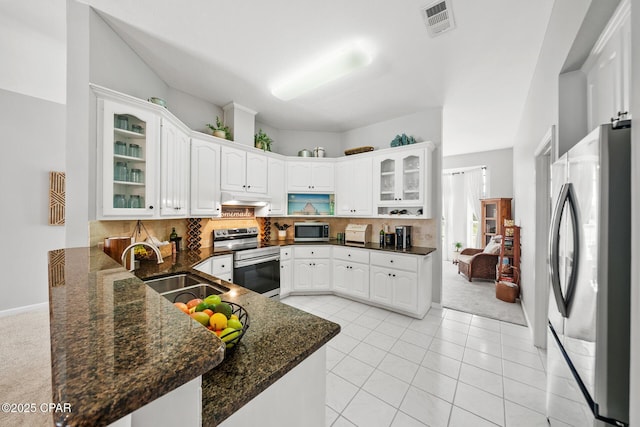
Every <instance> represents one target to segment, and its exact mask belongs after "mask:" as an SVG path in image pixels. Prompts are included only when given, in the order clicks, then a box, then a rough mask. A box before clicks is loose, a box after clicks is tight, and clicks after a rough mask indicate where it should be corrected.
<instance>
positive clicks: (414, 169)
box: [396, 150, 424, 204]
mask: <svg viewBox="0 0 640 427" xmlns="http://www.w3.org/2000/svg"><path fill="white" fill-rule="evenodd" d="M400 165H401V169H400V170H399V171H398V172H401V175H400V176H398V177H396V185H399V186H400V188H398V189H397V191H396V194H397V195H399V199H400V201H401V202H402V203H405V204H406V203H411V204H421V203H422V201H423V193H424V187H423V186H424V151H423V150H417V151H412V152H408V153H406V154H404V155H403V156H402V157H401V159H400Z"/></svg>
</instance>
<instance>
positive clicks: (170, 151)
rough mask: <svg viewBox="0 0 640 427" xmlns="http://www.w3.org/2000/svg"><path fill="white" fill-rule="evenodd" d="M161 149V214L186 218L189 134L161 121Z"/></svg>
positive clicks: (187, 212)
mask: <svg viewBox="0 0 640 427" xmlns="http://www.w3.org/2000/svg"><path fill="white" fill-rule="evenodd" d="M160 148H161V150H160V215H161V216H171V217H186V216H187V215H188V214H189V209H188V203H187V196H188V191H189V190H188V187H187V183H188V182H189V180H188V178H189V136H188V135H187V134H186V133H185V132H183V131H182V130H181V129H179V128H178V127H177V126H176V125H174V124H173V123H171V122H169V121H167V120H163V123H162V136H161V140H160Z"/></svg>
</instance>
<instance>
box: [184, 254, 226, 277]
mask: <svg viewBox="0 0 640 427" xmlns="http://www.w3.org/2000/svg"><path fill="white" fill-rule="evenodd" d="M193 268H194V270H198V271H201V272H203V273H206V274H209V275H211V276H214V277H217V278H218V279H222V280H226V281H227V282H233V255H220V256H215V257H211V258H208V259H206V260H204V261H203V262H201V263H200V264H198V265H196V266H194V267H193Z"/></svg>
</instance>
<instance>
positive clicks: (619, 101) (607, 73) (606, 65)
mask: <svg viewBox="0 0 640 427" xmlns="http://www.w3.org/2000/svg"><path fill="white" fill-rule="evenodd" d="M582 70H583V71H584V72H585V73H586V75H587V124H588V127H589V131H591V130H593V129H595V128H596V127H597V126H599V125H601V124H604V123H610V122H611V119H612V118H617V117H618V113H625V112H626V113H630V110H629V107H630V103H629V94H630V92H631V86H630V74H631V15H630V9H629V5H628V2H622V3H621V5H620V7H619V8H618V10H616V12H615V13H614V15H613V17H612V18H611V20H610V21H609V24H608V25H607V27H606V28H605V29H604V31H603V33H602V35H601V36H600V39H599V40H598V41H597V42H596V45H595V46H594V49H593V51H592V52H591V55H590V57H589V58H588V59H587V60H586V61H585V64H584V66H583V68H582Z"/></svg>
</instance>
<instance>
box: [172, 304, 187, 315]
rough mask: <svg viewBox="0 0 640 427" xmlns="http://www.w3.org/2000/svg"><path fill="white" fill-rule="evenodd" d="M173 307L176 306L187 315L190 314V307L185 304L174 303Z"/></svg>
mask: <svg viewBox="0 0 640 427" xmlns="http://www.w3.org/2000/svg"><path fill="white" fill-rule="evenodd" d="M173 305H175V306H176V307H178V308H179V309H180V310H182V311H184V312H185V313H187V314H189V307H187V304H185V303H183V302H174V303H173Z"/></svg>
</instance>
